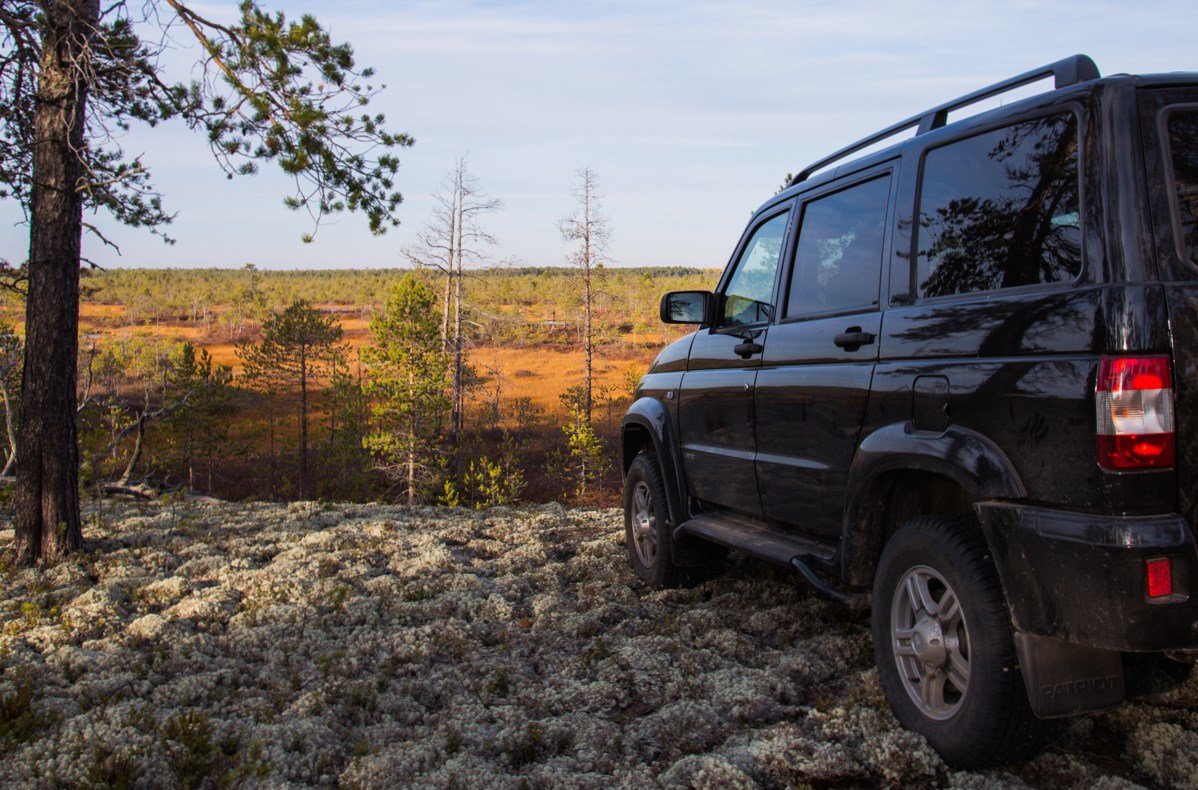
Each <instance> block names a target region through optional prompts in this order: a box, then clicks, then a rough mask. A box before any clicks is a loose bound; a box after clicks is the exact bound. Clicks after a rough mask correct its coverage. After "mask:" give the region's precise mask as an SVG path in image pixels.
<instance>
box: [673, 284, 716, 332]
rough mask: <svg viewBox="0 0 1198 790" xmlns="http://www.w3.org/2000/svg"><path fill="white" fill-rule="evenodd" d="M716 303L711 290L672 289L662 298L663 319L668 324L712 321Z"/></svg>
mask: <svg viewBox="0 0 1198 790" xmlns="http://www.w3.org/2000/svg"><path fill="white" fill-rule="evenodd" d="M714 303H715V297H714V296H713V295H712V293H711V291H670V292H669V293H668V294H666V295H665V296H663V297H662V298H661V320H662V321H663V322H665V323H667V324H706V323H710V320H709V319H710V318H711V312H712V305H713V304H714Z"/></svg>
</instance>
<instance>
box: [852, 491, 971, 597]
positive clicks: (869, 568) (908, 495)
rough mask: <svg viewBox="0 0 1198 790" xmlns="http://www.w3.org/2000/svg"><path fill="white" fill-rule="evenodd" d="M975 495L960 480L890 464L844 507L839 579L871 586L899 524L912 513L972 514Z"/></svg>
mask: <svg viewBox="0 0 1198 790" xmlns="http://www.w3.org/2000/svg"><path fill="white" fill-rule="evenodd" d="M979 498H980V497H978V496H976V495H975V494H974V493H973V492H970V491H969V489H968V488H966V487H965V485H963V484H962V482H961V481H959V480H956V479H953V478H952V477H949V476H947V475H944V474H941V473H937V472H929V471H927V470H922V469H896V470H891V471H888V472H883V473H881V474H879V475H876V476H875V477H873V478H871V479H870V480H869V481H868V483H867V484H865V485H863V486H862V487H861V488H860V492H859V493H858V494H857V495H856V496H854V497H853V498H852V499H851V500H850V502H849V507H848V509H847V510H846V514H845V522H846V529H845V532H844V539H843V542H842V558H843V559H842V562H843V563H844V566H843V572H844V575H845V579H846V580H847V581H848V582H849V583H851V584H854V585H857V586H862V587H865V586H869V585H872V584H873V579H874V572H875V571H876V570H877V567H878V561H879V559H880V558H881V556H882V551H883V549H884V548H885V546H886V542H887V541H888V540H890V538H891V537H892V536H893V535H894V533H895V532H897V531H898V530H899V528H901V527H902V526H903V525H904V524H906V523H907V522H908V521H910V520H911V519H913V518H916V517H918V516H933V515H953V514H972V512H973V503H974V502H976V501H978V500H979Z"/></svg>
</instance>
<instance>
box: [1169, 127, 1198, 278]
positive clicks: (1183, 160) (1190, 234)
mask: <svg viewBox="0 0 1198 790" xmlns="http://www.w3.org/2000/svg"><path fill="white" fill-rule="evenodd" d="M1167 125H1168V134H1169V153H1170V155H1171V156H1172V158H1173V188H1174V189H1175V190H1176V191H1177V210H1178V214H1179V215H1180V216H1181V228H1180V229H1179V230H1180V231H1181V243H1182V247H1183V248H1184V250H1185V254H1186V256H1187V257H1188V258H1189V259H1190V260H1191V261H1193V262H1195V263H1198V110H1182V111H1177V112H1171V113H1169V119H1168V122H1167Z"/></svg>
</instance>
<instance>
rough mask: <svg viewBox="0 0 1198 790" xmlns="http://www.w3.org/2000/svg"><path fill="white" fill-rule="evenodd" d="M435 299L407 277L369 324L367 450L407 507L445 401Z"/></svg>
mask: <svg viewBox="0 0 1198 790" xmlns="http://www.w3.org/2000/svg"><path fill="white" fill-rule="evenodd" d="M436 304H437V295H436V294H435V293H434V292H433V291H432V289H430V288H429V287H428V286H426V285H424V284H423V283H421V282H420V281H419V280H417V279H416V278H415V277H413V276H411V275H406V276H405V277H404V278H403V279H402V280H400V281H399V283H397V284H396V286H395V288H394V289H393V290H392V292H391V296H390V297H389V298H388V300H387V303H386V305H385V306H384V308H383V311H382V312H381V313H380V314H379V315H378V316H377V317H376V318H375V319H374V320H373V321H371V323H370V333H371V336H372V345H371V346H370V347H368V348H367V350H366V352H365V353H364V355H363V356H364V358H365V360H366V361H367V362H368V363H369V365H370V368H369V376H368V378H367V381H366V385H365V387H366V393H367V395H368V396H369V397H370V398H371V401H372V404H373V407H372V411H373V414H374V419H375V424H376V430H375V431H374V432H372V433H371V434H370V436H369V437H368V438H367V445H368V446H369V447H370V449H371V451H372V452H373V453H374V454H375V456H376V458H377V459H378V464H379V467H380V468H381V469H382V470H383V471H384V472H385V473H387V475H388V476H389V477H392V478H395V479H398V480H401V481H403V483H404V485H405V488H406V494H407V502H408V504H414V503H415V502H416V500H417V499H418V494H419V491H418V489H419V485H420V483H421V481H422V480H423V479H424V478H425V477H427V473H428V470H429V468H430V465H429V463H428V462H429V460H430V459H431V456H432V453H433V451H434V442H435V440H436V435H437V429H438V426H439V425H440V423H441V420H442V418H443V415H444V413H445V409H446V406H447V399H446V397H445V383H446V373H447V370H448V365H449V356H448V354H447V353H446V351H445V348H444V346H443V345H442V343H441V339H440V335H439V333H438V328H437V327H438V319H437V308H436Z"/></svg>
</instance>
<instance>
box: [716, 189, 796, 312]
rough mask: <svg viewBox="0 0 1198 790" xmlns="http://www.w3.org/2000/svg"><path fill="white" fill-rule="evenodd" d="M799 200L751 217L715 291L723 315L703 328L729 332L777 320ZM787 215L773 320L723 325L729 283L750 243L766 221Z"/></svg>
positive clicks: (779, 254) (771, 293)
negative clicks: (779, 296)
mask: <svg viewBox="0 0 1198 790" xmlns="http://www.w3.org/2000/svg"><path fill="white" fill-rule="evenodd" d="M795 203H796V201H795V200H794V199H790V200H786V201H783V202H781V203H775V204H773V205H771V206H770V207H769V209H768V210H766V211H763V212H761V213H760V214H758V215H757V216H755V217H753V218H752V219H750V220H749V224H748V225H747V226H746V227H745V230H744V233H742V234H741V237H740V241H738V242H737V244H736V247H735V248H734V249H733V251H732V255H731V256H730V257H729V259H728V263H727V264H725V265H724V272H723V274H721V275H720V279H719V282H717V283H716V289H715V291H714V293H715V297H716V301H717V302H718V304H717V305H716V307H717V312H718V313H719V315H717V316H716V317H715V320H714V321H713V322H712V323H711V324H709V325H707V326H704V327H700V328H701V329H708V330H710V332H711V333H712V334H729V333H736V332H744V331H747V330H755V329H760V328H762V327H767V326H769V325H770V324H772V323H773V322H774V320H775V319H776V317H777V315H778V288H779V281H778V275H779V274H780V273H781V271H782V269H783V263H784V262H785V260H786V256H787V254H788V253H789V252H790V247H791V243H792V241H793V239H792V232H793V230H794V221H795V214H794V209H795ZM783 214H786V215H787V217H786V226H785V227H784V228H783V230H782V248H781V249H780V250H778V267H777V269H776V270H775V271H774V286H773V288H772V289H771V291H770V298H771V301H772V303H773V307H774V311H773V316H771V318H770V319H769V320H766V321H754V322H753V323H751V324H737V325H735V326H727V325H722V324H720V321H721V320H723V310H724V298H725V294H726V291H727V289H728V286H729V285H731V284H732V278H733V277H734V276H735V275H736V270H737V269H738V268H739V267H740V263H741V256H742V255H743V254H744V252H745V250H746V249H747V247H748V244H749V242H750V241H752V239H753V236H754V235H756V233H757V231H758V230H760V229H761V228H762V227H763V226H765V225H766V223H769V222H772V221H773V220H775V219H777V218H778V217H780V216H782V215H783Z"/></svg>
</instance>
